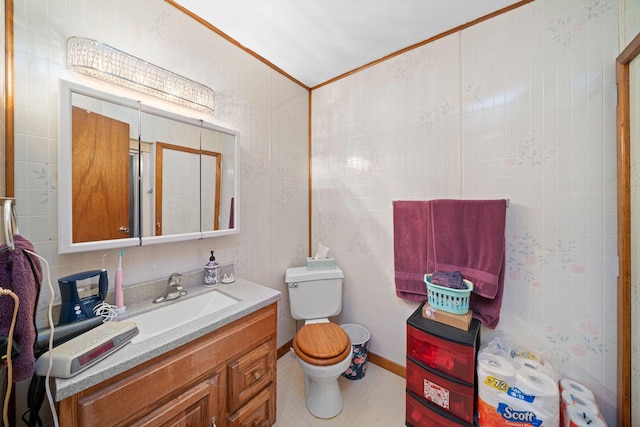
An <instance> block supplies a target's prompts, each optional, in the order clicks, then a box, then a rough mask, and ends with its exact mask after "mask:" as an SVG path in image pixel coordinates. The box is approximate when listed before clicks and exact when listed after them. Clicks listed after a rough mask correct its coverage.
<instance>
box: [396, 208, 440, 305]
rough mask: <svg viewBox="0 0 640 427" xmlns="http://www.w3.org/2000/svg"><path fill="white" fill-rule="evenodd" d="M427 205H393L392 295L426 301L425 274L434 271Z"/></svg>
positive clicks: (429, 215) (429, 211) (429, 213)
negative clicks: (393, 277) (393, 285)
mask: <svg viewBox="0 0 640 427" xmlns="http://www.w3.org/2000/svg"><path fill="white" fill-rule="evenodd" d="M430 217H431V204H430V202H428V201H394V202H393V257H394V267H395V282H396V295H397V296H398V297H400V298H403V299H407V300H410V301H426V300H427V286H426V284H425V283H424V275H425V273H428V272H431V271H433V269H434V263H433V256H432V254H433V250H432V246H431V242H432V239H430V238H429V235H430Z"/></svg>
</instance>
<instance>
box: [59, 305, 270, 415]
mask: <svg viewBox="0 0 640 427" xmlns="http://www.w3.org/2000/svg"><path fill="white" fill-rule="evenodd" d="M276 324H277V306H276V303H273V304H271V305H269V306H267V307H264V308H262V309H260V310H258V311H256V312H254V313H252V314H249V315H247V316H245V317H243V318H241V319H238V320H236V321H235V322H233V323H231V324H229V325H226V326H224V327H222V328H220V329H218V330H216V331H214V332H211V333H210V334H208V335H205V336H203V337H201V338H199V339H197V340H194V341H192V342H189V343H187V344H185V345H183V346H181V347H179V348H177V349H175V350H173V351H170V352H168V353H165V354H162V355H160V356H158V357H156V358H154V359H152V360H150V361H148V362H145V363H143V364H141V365H139V366H137V367H135V368H132V369H130V370H128V371H126V372H124V373H122V374H120V375H117V376H116V377H114V378H111V379H109V380H106V381H104V382H103V383H100V384H97V385H95V386H93V387H91V388H89V389H87V390H84V391H82V392H80V393H77V394H75V395H73V396H70V397H68V398H66V399H64V400H62V401H61V402H60V407H59V417H60V425H61V426H63V427H67V426H68V427H76V426H78V427H80V426H106V425H108V426H125V425H126V426H154V427H155V426H164V425H167V426H168V425H171V426H175V425H183V426H207V427H208V426H212V427H213V426H215V427H227V426H228V427H235V426H249V425H251V426H256V425H258V426H270V425H273V424H274V423H275V421H276V366H277V365H276Z"/></svg>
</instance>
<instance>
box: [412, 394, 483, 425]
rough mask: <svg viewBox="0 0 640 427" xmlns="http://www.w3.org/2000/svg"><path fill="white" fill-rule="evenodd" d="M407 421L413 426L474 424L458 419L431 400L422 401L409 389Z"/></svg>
mask: <svg viewBox="0 0 640 427" xmlns="http://www.w3.org/2000/svg"><path fill="white" fill-rule="evenodd" d="M406 423H407V425H408V426H411V427H434V426H441V427H460V426H463V427H464V426H466V427H473V424H470V423H467V422H464V421H462V420H460V419H457V418H456V417H454V416H453V415H450V414H448V413H446V412H445V411H443V410H442V409H440V408H439V407H437V406H434V405H431V404H429V402H421V401H420V400H419V399H418V398H417V397H416V396H415V395H414V394H413V393H412V392H410V391H407V418H406Z"/></svg>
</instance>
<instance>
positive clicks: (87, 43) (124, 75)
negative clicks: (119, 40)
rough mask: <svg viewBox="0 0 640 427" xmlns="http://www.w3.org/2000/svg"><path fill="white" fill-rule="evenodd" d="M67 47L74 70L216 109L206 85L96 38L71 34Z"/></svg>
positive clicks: (200, 108)
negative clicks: (72, 35)
mask: <svg viewBox="0 0 640 427" xmlns="http://www.w3.org/2000/svg"><path fill="white" fill-rule="evenodd" d="M67 48H68V67H69V68H70V69H71V70H74V71H77V72H80V73H83V74H87V75H89V76H92V77H97V78H99V79H101V80H105V81H107V82H110V83H115V84H117V85H119V86H122V87H126V88H129V89H133V90H137V91H138V92H143V93H146V94H148V95H153V96H155V97H158V98H161V99H165V100H167V101H171V102H175V103H176V104H180V105H183V106H185V107H189V108H193V109H194V110H198V111H203V112H205V113H212V112H213V109H214V102H215V92H214V91H213V90H212V89H211V88H209V87H207V86H204V85H202V84H200V83H197V82H194V81H193V80H190V79H188V78H186V77H182V76H180V75H178V74H175V73H172V72H171V71H168V70H165V69H164V68H161V67H158V66H156V65H153V64H150V63H149V62H147V61H144V60H142V59H140V58H137V57H135V56H131V55H129V54H127V53H124V52H122V51H120V50H118V49H116V48H113V47H111V46H108V45H106V44H104V43H101V42H98V41H95V40H91V39H87V38H83V37H69V40H68V46H67Z"/></svg>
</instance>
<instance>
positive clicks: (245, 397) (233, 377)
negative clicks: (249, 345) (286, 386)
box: [229, 340, 276, 412]
mask: <svg viewBox="0 0 640 427" xmlns="http://www.w3.org/2000/svg"><path fill="white" fill-rule="evenodd" d="M275 354H276V351H275V344H274V341H273V340H270V341H268V342H266V343H264V344H262V345H261V346H259V347H258V348H256V349H255V350H252V351H250V352H249V353H247V354H245V355H244V356H242V357H239V358H238V359H236V360H235V361H233V362H232V363H230V364H229V412H232V411H235V410H236V409H238V408H239V407H240V406H242V405H244V404H245V403H246V402H248V401H249V399H251V398H252V397H253V396H254V395H255V394H256V393H257V392H258V391H260V390H262V389H263V388H265V387H266V386H267V385H268V384H269V383H271V382H275V380H276V379H275V366H276V362H275Z"/></svg>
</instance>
